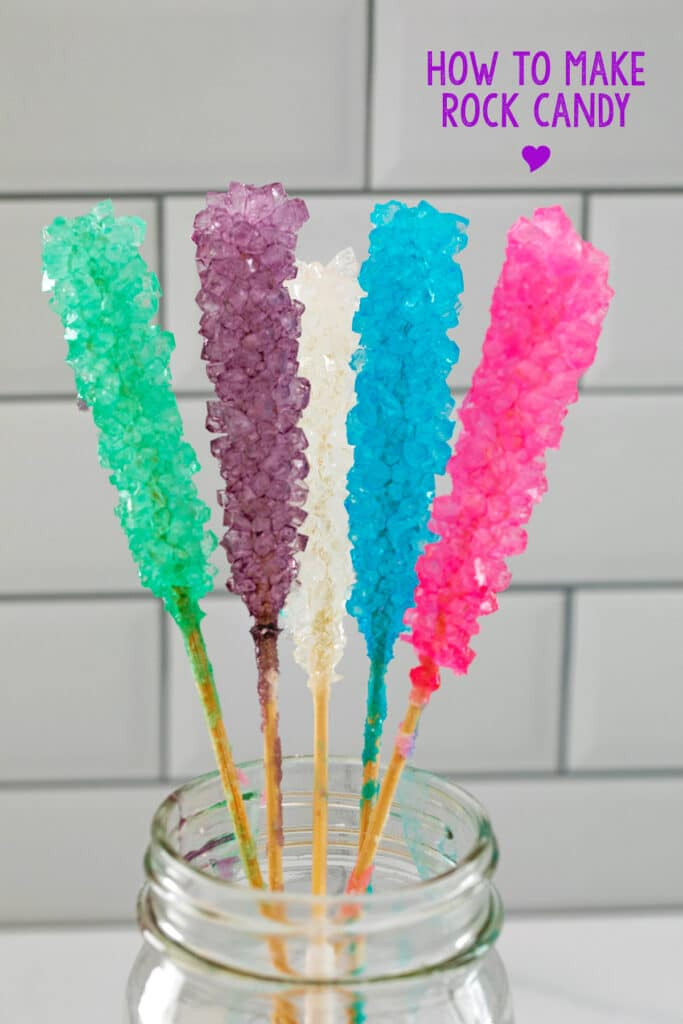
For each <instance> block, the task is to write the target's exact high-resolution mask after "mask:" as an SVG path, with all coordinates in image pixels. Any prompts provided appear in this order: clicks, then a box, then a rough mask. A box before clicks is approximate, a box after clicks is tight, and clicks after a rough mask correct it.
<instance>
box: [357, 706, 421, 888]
mask: <svg viewBox="0 0 683 1024" xmlns="http://www.w3.org/2000/svg"><path fill="white" fill-rule="evenodd" d="M422 710H423V705H422V704H414V703H413V702H412V701H410V702H409V703H408V710H407V711H406V715H405V718H404V719H403V722H402V723H401V728H400V729H399V733H398V736H397V737H396V742H395V743H394V752H393V754H392V755H391V761H390V762H389V766H388V768H387V770H386V774H385V776H384V778H383V780H382V785H381V786H380V790H379V795H378V797H377V803H376V804H375V807H374V809H373V812H372V814H371V816H370V822H369V825H368V829H367V832H366V835H365V839H364V840H363V845H362V847H361V849H360V852H359V854H358V858H357V860H356V865H355V867H354V869H353V871H352V872H351V877H350V878H349V881H348V884H347V887H346V891H347V892H349V893H354V892H355V893H358V892H365V891H366V889H367V888H368V885H369V884H370V879H371V877H372V869H373V865H374V861H375V857H376V855H377V849H378V847H379V844H380V841H381V839H382V834H383V832H384V829H385V826H386V823H387V820H388V818H389V812H390V811H391V805H392V803H393V800H394V796H395V795H396V789H397V787H398V784H399V781H400V779H401V775H402V773H403V769H404V768H405V765H406V762H407V761H408V759H409V757H410V753H411V748H412V744H413V741H414V737H415V730H416V729H417V726H418V723H419V721H420V715H421V714H422Z"/></svg>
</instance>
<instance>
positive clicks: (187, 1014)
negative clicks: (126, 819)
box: [127, 757, 513, 1024]
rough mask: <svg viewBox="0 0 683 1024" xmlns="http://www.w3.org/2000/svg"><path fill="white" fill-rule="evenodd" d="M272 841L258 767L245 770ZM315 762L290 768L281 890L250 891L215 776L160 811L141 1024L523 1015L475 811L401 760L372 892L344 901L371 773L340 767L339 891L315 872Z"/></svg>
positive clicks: (139, 965)
mask: <svg viewBox="0 0 683 1024" xmlns="http://www.w3.org/2000/svg"><path fill="white" fill-rule="evenodd" d="M243 771H244V773H245V775H246V778H247V780H248V781H247V783H246V785H245V799H246V802H247V807H248V809H249V814H250V819H251V824H252V828H253V831H254V834H255V837H257V841H258V845H259V848H260V853H261V855H263V849H264V843H265V838H264V825H265V822H264V817H265V815H264V808H263V802H262V799H261V793H262V791H263V767H262V765H261V764H260V763H259V762H254V763H251V764H248V765H244V766H243ZM312 781H313V762H312V759H311V758H308V757H296V758H288V759H285V761H284V765H283V779H282V792H283V814H284V839H285V846H284V874H285V889H286V891H285V892H284V893H281V894H272V893H264V892H262V891H255V890H253V889H250V888H249V887H248V886H247V884H246V883H245V882H244V877H243V873H242V868H241V862H240V858H239V854H238V850H237V848H236V844H235V840H234V836H233V833H232V828H231V821H230V817H229V813H228V811H227V809H226V805H225V799H224V796H223V793H222V790H221V787H220V782H219V780H218V778H217V776H216V774H215V773H213V774H210V775H205V776H202V777H200V778H198V779H196V780H195V781H193V782H191V783H189V784H188V785H185V786H182V787H181V788H180V789H178V790H176V791H175V792H174V793H172V794H171V795H170V796H169V797H168V799H167V800H166V801H165V802H164V803H163V804H162V805H161V807H160V808H159V810H158V811H157V813H156V815H155V817H154V821H153V824H152V835H151V842H150V845H149V848H148V850H147V855H146V858H145V869H146V876H147V881H146V883H145V885H144V886H143V889H142V891H141V893H140V900H139V922H140V927H141V929H142V933H143V936H144V943H143V946H142V950H141V952H140V954H139V956H138V958H137V960H136V962H135V964H134V966H133V969H132V972H131V975H130V979H129V983H128V992H127V1005H128V1021H129V1022H130V1024H247V1022H249V1024H260V1022H264V1024H265V1022H268V1024H337V1022H341V1021H343V1022H344V1024H354V1022H356V1024H361V1022H367V1024H377V1022H387V1024H388V1022H391V1024H404V1022H406V1024H407V1022H408V1021H410V1022H411V1024H513V1015H512V1009H511V1003H510V995H509V989H508V984H507V978H506V975H505V970H504V968H503V965H502V963H501V960H500V958H499V957H498V954H497V953H496V951H495V949H494V948H493V945H494V942H495V940H496V938H497V936H498V934H499V931H500V927H501V923H502V908H501V903H500V899H499V896H498V894H497V892H496V890H495V888H494V887H493V884H492V881H491V879H492V876H493V873H494V870H495V867H496V861H497V848H496V842H495V839H494V836H493V833H492V831H491V826H490V824H489V822H488V820H487V818H486V815H485V814H484V812H483V810H482V808H481V807H480V805H479V804H478V803H477V802H476V801H475V800H474V799H473V798H472V797H471V796H469V794H467V793H465V792H464V791H463V790H462V789H459V788H458V787H457V786H455V785H453V784H451V783H449V782H445V781H444V780H442V779H439V778H437V777H436V776H434V775H431V774H429V773H427V772H423V771H418V770H415V769H406V771H405V773H404V778H403V780H402V783H401V786H400V788H399V792H398V795H397V799H396V801H395V804H394V807H393V812H392V815H391V819H390V822H389V824H388V827H387V830H386V834H385V835H384V838H383V840H382V843H381V845H380V848H379V852H378V856H377V860H376V864H375V872H374V876H373V883H372V891H371V892H368V893H363V894H361V895H355V896H353V897H348V896H346V897H345V896H344V895H343V894H344V887H345V884H346V880H347V878H348V876H349V874H350V872H351V869H352V867H353V863H354V859H355V854H356V849H357V844H358V825H359V809H358V794H359V793H360V789H361V785H362V769H361V766H360V764H357V763H355V762H353V761H347V760H339V759H333V760H332V761H331V762H330V773H329V850H328V854H329V856H328V894H329V895H328V896H326V897H324V898H320V897H318V898H314V897H312V896H311V895H310V894H309V892H308V889H309V886H310V877H311V819H312V815H311V806H312Z"/></svg>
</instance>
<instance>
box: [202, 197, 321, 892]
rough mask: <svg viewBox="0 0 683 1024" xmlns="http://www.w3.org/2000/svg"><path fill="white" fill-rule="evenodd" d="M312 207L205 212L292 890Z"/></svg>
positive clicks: (271, 769) (274, 843)
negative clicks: (290, 628)
mask: <svg viewBox="0 0 683 1024" xmlns="http://www.w3.org/2000/svg"><path fill="white" fill-rule="evenodd" d="M307 219H308V210H307V209H306V204H305V203H304V202H303V201H302V200H301V199H290V198H289V197H288V195H287V193H286V192H285V190H284V188H283V187H282V185H264V186H263V187H262V188H257V187H255V186H253V185H240V184H238V183H236V182H232V184H231V185H230V187H229V188H228V191H227V192H225V193H209V195H208V196H207V205H206V209H204V210H201V211H200V213H198V214H197V216H196V217H195V222H194V232H193V235H192V238H193V241H194V242H195V243H196V246H197V268H198V271H199V279H200V282H201V288H200V290H199V294H198V295H197V303H198V304H199V307H200V309H201V310H202V318H201V321H200V333H201V334H202V336H203V337H204V345H203V347H202V359H205V360H206V363H207V374H208V376H209V379H210V380H212V381H213V383H214V386H215V389H216V396H217V397H216V401H214V402H209V404H208V415H207V419H206V425H207V428H208V429H209V430H210V431H211V432H212V433H214V434H216V435H217V437H215V438H214V440H213V441H212V442H211V451H212V453H213V454H214V455H215V456H216V458H217V459H218V460H219V462H220V467H221V476H222V477H223V479H224V480H225V488H224V490H223V491H221V492H219V501H220V503H221V505H222V506H223V522H224V524H225V526H226V527H227V530H226V533H225V536H224V537H223V540H222V541H221V543H222V545H223V547H224V548H225V550H226V553H227V556H228V562H229V564H230V570H231V578H230V580H229V581H228V588H229V589H230V590H232V591H233V593H235V594H239V596H240V597H241V598H242V600H243V601H244V602H245V604H246V605H247V608H248V609H249V611H250V613H251V615H252V616H253V618H254V620H255V622H254V626H253V628H252V630H251V633H252V636H253V638H254V644H255V647H256V661H257V665H258V695H259V702H260V705H261V728H262V731H263V751H264V753H263V757H264V769H265V772H264V774H265V787H266V817H267V831H268V878H269V882H270V887H271V889H274V890H278V889H282V888H283V873H282V797H281V790H280V783H281V779H282V756H281V751H280V737H279V728H278V710H277V686H278V653H277V635H278V632H279V628H278V624H277V620H278V615H279V613H280V611H281V610H282V607H283V605H284V603H285V600H286V598H287V595H288V594H289V590H290V588H291V586H292V583H293V582H294V578H295V576H296V571H297V561H296V553H297V552H298V551H300V550H302V549H303V547H304V545H305V542H306V541H305V538H304V537H303V535H302V534H301V533H299V527H300V526H301V524H302V523H303V521H304V519H305V517H306V514H305V512H304V511H303V508H302V505H303V503H304V500H305V498H306V493H307V492H306V487H305V486H304V483H303V481H304V478H305V477H306V474H307V473H308V462H307V461H306V456H305V455H304V449H305V448H306V437H305V435H304V433H303V431H302V430H301V428H300V427H299V426H298V422H299V417H300V416H301V413H302V410H303V409H304V408H305V407H306V404H307V402H308V395H309V384H308V381H307V380H304V379H303V378H302V377H299V376H298V369H299V364H298V361H297V357H298V339H299V333H300V330H301V314H302V312H303V309H304V307H303V305H302V304H301V303H300V302H297V301H296V300H294V299H292V298H291V296H290V294H289V291H288V289H287V287H286V285H285V283H284V282H285V281H287V280H288V279H290V278H293V277H295V276H296V264H295V261H294V248H295V245H296V233H297V231H298V229H299V228H300V227H301V225H302V224H303V223H304V222H305V221H306V220H307Z"/></svg>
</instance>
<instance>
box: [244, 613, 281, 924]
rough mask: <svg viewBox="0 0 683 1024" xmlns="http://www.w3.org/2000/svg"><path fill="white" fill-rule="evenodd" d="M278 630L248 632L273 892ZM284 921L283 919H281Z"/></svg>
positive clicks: (277, 831) (277, 852)
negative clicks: (253, 656) (255, 685)
mask: <svg viewBox="0 0 683 1024" xmlns="http://www.w3.org/2000/svg"><path fill="white" fill-rule="evenodd" d="M278 632H279V630H278V627H277V626H276V625H271V624H261V623H256V625H255V626H254V627H253V628H252V630H251V635H252V636H253V638H254V644H255V646H256V661H257V664H258V695H259V703H260V705H261V729H262V732H263V768H264V775H265V794H266V833H267V838H268V882H269V886H270V888H271V889H272V890H273V891H274V892H281V891H282V890H283V889H284V875H283V867H282V846H283V834H282V790H281V782H282V747H281V744H280V729H279V714H278V698H277V690H278V681H279V679H278V656H277V635H278ZM283 919H284V918H283Z"/></svg>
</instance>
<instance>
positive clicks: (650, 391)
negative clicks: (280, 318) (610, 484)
mask: <svg viewBox="0 0 683 1024" xmlns="http://www.w3.org/2000/svg"><path fill="white" fill-rule="evenodd" d="M161 306H162V307H163V302H162V304H161ZM467 391H468V388H466V387H457V388H453V390H452V394H453V396H454V398H456V399H457V400H458V401H461V400H462V399H463V397H464V396H465V395H466V394H467ZM582 393H583V394H584V395H593V396H595V397H599V396H603V397H606V398H628V397H642V398H666V397H681V396H683V384H662V385H654V384H653V385H627V384H621V385H615V386H614V387H606V386H605V385H592V384H582ZM174 394H175V396H176V398H178V399H180V400H185V399H202V400H204V401H205V400H206V399H208V398H212V397H215V396H214V395H213V392H211V391H203V390H196V389H182V388H181V389H178V390H176V391H174ZM75 401H76V392H75V391H70V392H69V391H55V392H45V393H43V394H36V393H35V392H33V393H30V394H29V393H19V394H6V395H3V394H0V405H2V404H3V403H5V404H8V405H12V404H15V405H16V404H21V403H34V404H35V403H36V402H45V403H47V402H75Z"/></svg>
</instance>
